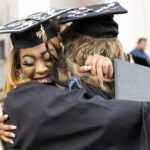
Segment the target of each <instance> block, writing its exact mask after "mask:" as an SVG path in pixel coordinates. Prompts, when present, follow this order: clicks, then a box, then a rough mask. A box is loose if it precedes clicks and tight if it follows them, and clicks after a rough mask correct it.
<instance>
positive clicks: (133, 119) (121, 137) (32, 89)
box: [4, 82, 150, 150]
mask: <svg viewBox="0 0 150 150" xmlns="http://www.w3.org/2000/svg"><path fill="white" fill-rule="evenodd" d="M88 95H89V94H88V93H87V92H86V91H85V90H82V89H76V90H72V91H71V92H69V91H63V90H60V89H59V88H57V87H55V86H51V85H44V84H41V83H36V82H28V83H25V84H22V85H21V86H18V87H17V88H16V89H14V90H12V91H11V92H10V93H8V95H7V98H6V100H5V104H4V112H5V113H7V114H8V115H9V119H8V120H7V122H6V123H8V124H14V125H16V126H17V130H15V131H14V132H15V134H16V138H15V139H14V142H15V143H14V144H13V145H12V144H9V143H7V144H6V148H7V150H149V149H150V112H149V111H150V103H149V102H136V101H124V100H114V99H112V100H109V101H106V100H105V99H104V98H103V97H101V96H94V97H89V96H88Z"/></svg>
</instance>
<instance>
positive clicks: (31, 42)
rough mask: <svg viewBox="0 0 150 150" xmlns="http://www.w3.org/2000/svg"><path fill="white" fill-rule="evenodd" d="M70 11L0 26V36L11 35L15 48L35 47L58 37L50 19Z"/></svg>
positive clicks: (56, 12) (58, 11)
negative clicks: (3, 34)
mask: <svg viewBox="0 0 150 150" xmlns="http://www.w3.org/2000/svg"><path fill="white" fill-rule="evenodd" d="M68 10H70V9H66V10H52V11H45V12H39V13H35V14H32V15H29V16H27V17H25V18H23V19H20V20H19V19H18V20H15V21H13V22H10V23H8V24H6V25H4V26H0V34H2V33H10V34H11V35H10V38H11V41H12V44H13V47H14V48H30V47H34V46H36V45H39V44H41V43H43V42H44V43H45V42H46V41H48V40H49V39H51V38H53V37H55V36H57V33H56V31H55V29H54V27H53V25H52V23H51V22H50V19H51V18H54V17H56V16H58V15H61V14H63V13H65V12H66V11H68Z"/></svg>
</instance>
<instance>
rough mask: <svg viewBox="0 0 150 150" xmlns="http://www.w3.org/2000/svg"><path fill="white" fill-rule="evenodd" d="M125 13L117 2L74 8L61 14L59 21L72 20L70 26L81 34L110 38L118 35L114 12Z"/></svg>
mask: <svg viewBox="0 0 150 150" xmlns="http://www.w3.org/2000/svg"><path fill="white" fill-rule="evenodd" d="M122 13H127V10H126V9H125V8H123V7H122V6H121V5H120V4H119V3H118V2H113V3H105V4H98V5H93V6H87V7H80V8H75V9H73V10H71V11H68V12H66V13H64V14H62V15H61V17H60V20H59V23H60V24H64V23H68V22H73V23H72V26H73V28H75V29H76V30H77V31H78V32H80V33H81V34H85V35H89V36H92V37H96V38H99V37H103V38H112V37H117V35H118V24H117V23H116V22H115V21H114V20H113V17H114V14H122Z"/></svg>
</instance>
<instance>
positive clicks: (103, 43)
mask: <svg viewBox="0 0 150 150" xmlns="http://www.w3.org/2000/svg"><path fill="white" fill-rule="evenodd" d="M61 36H62V40H63V44H64V45H65V52H64V55H63V58H62V61H61V63H60V65H59V67H58V78H59V80H61V81H68V80H71V77H72V75H75V76H76V77H78V79H79V80H78V82H77V84H78V86H79V87H80V88H83V86H82V84H81V82H80V81H81V80H82V81H84V82H87V83H90V84H92V85H94V86H96V87H99V88H100V89H101V90H103V91H105V92H107V93H109V94H111V95H112V93H113V88H112V80H108V79H104V78H103V79H101V81H104V84H100V82H99V79H98V78H97V77H94V76H92V75H91V74H90V73H80V72H79V68H80V66H82V65H84V63H85V60H86V58H87V57H88V56H89V55H94V54H99V55H102V56H105V57H108V58H110V59H111V60H112V59H113V58H118V59H122V60H125V59H126V56H125V54H124V52H123V48H122V45H121V43H120V41H119V40H118V39H117V38H93V37H90V36H86V35H82V34H80V33H79V32H77V31H75V29H73V28H72V27H71V26H70V27H68V28H67V29H66V30H65V31H64V32H63V33H62V34H61Z"/></svg>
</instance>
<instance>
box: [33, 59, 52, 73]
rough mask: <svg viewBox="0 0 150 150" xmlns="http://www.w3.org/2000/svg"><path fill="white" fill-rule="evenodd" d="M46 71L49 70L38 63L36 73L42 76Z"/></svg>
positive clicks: (41, 63) (44, 65) (42, 63)
mask: <svg viewBox="0 0 150 150" xmlns="http://www.w3.org/2000/svg"><path fill="white" fill-rule="evenodd" d="M48 70H49V68H48V66H47V65H46V64H45V63H44V62H41V61H40V62H38V63H37V64H36V73H38V74H44V73H47V72H48Z"/></svg>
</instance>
